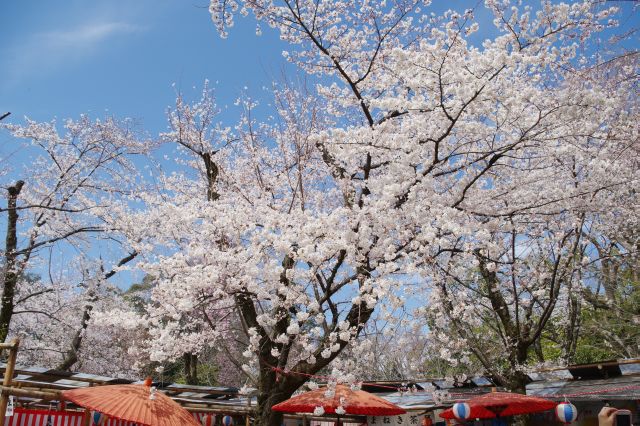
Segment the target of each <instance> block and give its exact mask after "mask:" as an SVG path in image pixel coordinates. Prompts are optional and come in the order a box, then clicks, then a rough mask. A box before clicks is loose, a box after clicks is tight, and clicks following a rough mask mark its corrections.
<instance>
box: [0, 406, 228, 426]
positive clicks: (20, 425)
mask: <svg viewBox="0 0 640 426" xmlns="http://www.w3.org/2000/svg"><path fill="white" fill-rule="evenodd" d="M193 417H195V419H196V420H197V421H198V422H200V423H202V426H213V424H214V422H215V420H216V416H215V415H214V414H209V413H193ZM83 419H84V413H83V412H82V411H53V410H28V409H26V408H16V409H15V410H14V412H13V416H11V417H7V418H6V419H5V422H4V426H82V420H83ZM92 426H93V425H92ZM101 426H136V424H135V423H132V422H128V421H126V420H118V419H111V418H109V419H107V420H106V421H105V422H104V423H103V424H102V425H101Z"/></svg>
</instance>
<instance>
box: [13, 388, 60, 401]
mask: <svg viewBox="0 0 640 426" xmlns="http://www.w3.org/2000/svg"><path fill="white" fill-rule="evenodd" d="M2 395H13V396H23V397H27V398H38V399H43V400H45V401H55V400H58V399H60V393H59V392H43V391H37V390H32V389H20V388H14V387H10V386H8V387H4V386H2Z"/></svg>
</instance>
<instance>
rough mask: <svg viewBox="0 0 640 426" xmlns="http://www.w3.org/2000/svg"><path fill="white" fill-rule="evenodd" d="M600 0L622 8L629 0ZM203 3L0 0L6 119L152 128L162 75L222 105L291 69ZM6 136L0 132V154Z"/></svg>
mask: <svg viewBox="0 0 640 426" xmlns="http://www.w3.org/2000/svg"><path fill="white" fill-rule="evenodd" d="M478 4H480V5H481V4H482V1H480V2H478V1H477V0H466V1H465V0H451V1H446V2H444V1H441V0H436V1H434V6H432V7H431V9H434V10H435V11H436V12H441V11H443V10H444V9H446V8H453V9H458V10H463V9H465V8H468V7H474V6H476V5H478ZM535 4H538V2H537V1H536V2H535ZM608 4H615V5H617V6H623V7H624V8H625V9H630V8H631V7H630V5H631V3H630V2H623V1H617V2H609V3H608ZM207 7H208V1H207V0H135V1H131V0H92V1H86V0H23V1H13V2H5V4H4V5H3V7H2V13H0V28H2V43H0V75H1V78H0V112H5V111H11V112H12V113H13V117H12V119H11V121H17V120H20V119H21V118H22V117H23V116H25V115H27V116H29V117H31V118H34V119H36V120H49V119H51V118H53V117H58V118H66V117H77V116H78V115H79V114H81V113H89V114H90V115H91V116H93V117H102V116H104V115H105V112H106V113H107V114H113V115H115V116H118V117H131V118H135V119H139V120H140V122H141V123H142V124H143V126H144V128H145V129H147V130H148V131H149V132H150V133H151V134H152V135H154V134H157V132H159V131H162V130H164V128H165V126H166V124H165V119H164V112H165V110H166V107H167V106H169V105H170V104H172V103H173V100H174V99H175V91H174V89H173V88H172V87H171V85H172V83H175V84H176V88H178V89H179V90H181V91H183V92H185V94H186V95H187V96H190V95H193V96H197V95H198V94H199V93H198V92H199V90H200V88H201V86H202V83H203V81H204V80H205V78H208V79H209V80H210V81H211V82H212V84H213V85H214V86H216V87H217V89H216V92H217V98H218V100H219V104H220V105H222V106H224V105H232V104H233V102H234V100H235V98H236V97H237V96H238V94H239V93H240V91H241V90H242V89H243V87H245V86H247V87H248V89H249V93H252V94H253V95H261V94H260V92H261V87H262V86H264V85H268V83H269V82H271V81H272V80H274V79H276V80H277V79H278V78H279V76H280V75H281V72H282V69H283V67H287V68H289V72H291V70H292V67H291V66H290V65H288V64H286V62H285V61H284V60H283V58H282V55H281V52H282V50H284V49H286V48H287V46H286V45H285V44H284V43H282V42H281V41H280V40H279V38H278V36H277V34H274V32H273V31H271V30H270V29H269V28H266V29H265V28H263V31H264V35H262V36H261V37H257V36H256V35H255V22H254V21H253V20H252V19H237V20H236V27H235V28H233V29H232V30H231V31H230V36H229V38H228V39H226V40H223V39H221V38H220V37H218V35H217V33H216V31H215V28H214V25H213V23H212V22H211V18H210V15H209V13H208V10H207ZM483 9H484V8H483V7H482V6H480V7H479V8H478V9H477V14H476V15H477V16H478V17H479V18H480V19H481V21H485V25H482V26H481V32H482V30H486V29H488V27H489V26H490V25H491V24H490V22H486V21H487V19H486V18H488V13H487V12H486V11H484V10H483ZM624 15H625V16H624V18H625V19H627V18H631V21H632V22H628V19H627V22H626V26H628V27H629V26H633V25H632V24H635V25H636V26H637V24H638V20H639V19H638V16H637V15H638V13H637V12H636V13H635V16H633V14H629V13H628V12H627V13H625V14H624ZM263 27H264V26H263ZM483 27H484V28H483ZM216 82H218V84H217V85H216V84H215V83H216ZM194 86H195V87H196V90H195V91H194V92H193V93H189V92H190V91H191V90H192V87H194ZM228 118H229V119H233V118H234V117H232V116H229V117H228ZM6 138H7V136H6V134H4V135H2V136H0V154H2V151H4V149H3V148H1V146H2V145H4V143H5V142H6V141H7V140H6Z"/></svg>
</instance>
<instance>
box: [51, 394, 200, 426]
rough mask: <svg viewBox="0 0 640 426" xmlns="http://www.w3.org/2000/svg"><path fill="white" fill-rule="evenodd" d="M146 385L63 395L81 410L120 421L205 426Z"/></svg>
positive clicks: (148, 424) (150, 424)
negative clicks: (99, 413) (95, 412)
mask: <svg viewBox="0 0 640 426" xmlns="http://www.w3.org/2000/svg"><path fill="white" fill-rule="evenodd" d="M151 394H152V392H151V388H150V387H149V386H146V385H110V386H95V387H89V388H81V389H72V390H68V391H64V392H62V395H63V396H64V398H65V399H67V400H69V401H72V402H74V403H76V404H78V405H79V406H81V407H85V408H89V409H91V410H94V411H99V412H101V413H104V414H106V415H107V416H110V417H114V418H116V419H120V420H126V421H130V422H135V423H137V424H139V425H145V426H185V425H192V426H201V425H200V424H199V423H198V422H197V421H196V420H195V419H194V418H193V416H192V415H191V414H190V413H189V412H188V411H187V410H185V409H184V408H182V407H181V406H180V405H179V404H178V403H177V402H175V401H174V400H172V399H171V398H169V397H168V396H166V395H165V394H163V393H162V392H155V393H153V399H152V398H151Z"/></svg>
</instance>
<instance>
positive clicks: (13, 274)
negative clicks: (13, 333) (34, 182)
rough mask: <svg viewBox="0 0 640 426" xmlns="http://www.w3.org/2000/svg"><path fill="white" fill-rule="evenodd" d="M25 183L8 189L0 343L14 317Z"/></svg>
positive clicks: (0, 304) (18, 183)
mask: <svg viewBox="0 0 640 426" xmlns="http://www.w3.org/2000/svg"><path fill="white" fill-rule="evenodd" d="M23 185H24V181H21V180H19V181H17V182H16V183H15V185H13V186H10V187H9V188H8V192H9V198H8V199H7V213H8V217H7V239H6V245H5V271H4V283H3V284H4V286H3V288H2V300H1V302H0V342H5V341H6V339H7V335H8V334H9V326H10V325H11V318H12V317H13V308H14V297H15V294H16V287H17V285H18V278H19V277H18V275H19V274H18V264H17V263H18V262H17V249H18V236H17V234H18V232H17V226H18V211H17V209H16V205H17V201H18V196H19V195H20V191H21V190H22V186H23Z"/></svg>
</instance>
